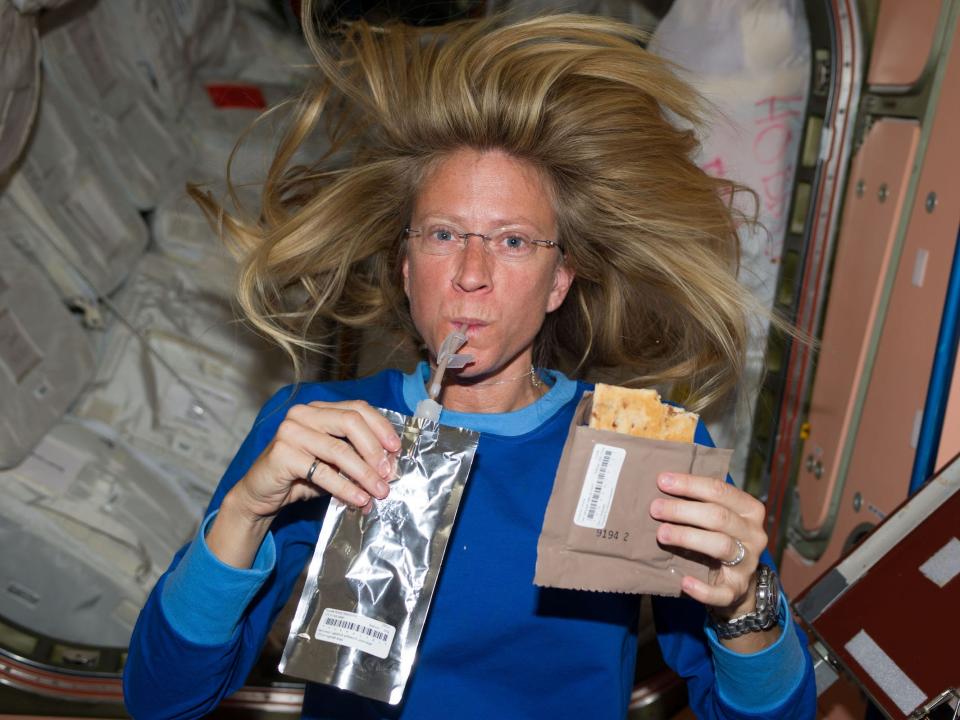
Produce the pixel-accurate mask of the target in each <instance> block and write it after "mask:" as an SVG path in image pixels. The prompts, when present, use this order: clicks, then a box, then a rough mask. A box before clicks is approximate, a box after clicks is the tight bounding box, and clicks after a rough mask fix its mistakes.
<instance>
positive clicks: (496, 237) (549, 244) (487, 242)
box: [404, 225, 562, 262]
mask: <svg viewBox="0 0 960 720" xmlns="http://www.w3.org/2000/svg"><path fill="white" fill-rule="evenodd" d="M404 232H405V233H406V234H407V235H409V236H410V237H413V238H416V239H417V249H418V250H420V252H422V253H425V254H427V255H454V254H456V253H458V252H460V251H461V250H463V249H464V248H466V247H467V241H468V240H469V239H470V238H471V237H478V238H480V240H481V241H482V242H483V248H484V250H486V251H487V252H488V253H491V254H492V255H493V256H494V257H496V258H497V259H498V260H507V261H509V262H513V261H516V260H524V259H526V258H528V257H530V256H531V255H533V253H534V252H535V251H536V249H537V246H540V247H545V248H554V247H555V248H557V249H558V250H559V249H560V243H558V242H554V241H553V240H533V239H531V238H529V237H527V235H525V234H524V233H522V232H518V231H516V230H504V231H502V232H497V233H495V234H493V235H483V234H481V233H475V232H460V230H459V229H457V228H455V227H452V226H450V225H430V226H428V227H426V228H419V229H417V230H414V229H412V228H409V227H407V228H404ZM561 252H562V250H561Z"/></svg>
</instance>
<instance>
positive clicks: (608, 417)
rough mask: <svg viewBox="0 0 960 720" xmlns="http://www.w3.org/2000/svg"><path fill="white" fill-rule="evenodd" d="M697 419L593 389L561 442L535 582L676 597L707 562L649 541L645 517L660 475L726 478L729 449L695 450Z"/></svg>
mask: <svg viewBox="0 0 960 720" xmlns="http://www.w3.org/2000/svg"><path fill="white" fill-rule="evenodd" d="M698 420H699V418H698V416H697V415H696V414H694V413H689V412H685V411H683V410H681V409H679V408H676V407H673V406H671V405H666V404H664V403H662V402H661V401H660V395H659V394H658V393H657V392H656V391H655V390H649V389H647V390H635V389H629V388H620V387H615V386H612V385H604V384H602V383H598V384H597V386H596V388H595V390H594V392H593V393H584V396H583V398H582V399H581V401H580V403H579V405H578V406H577V410H576V412H575V413H574V417H573V421H572V423H571V424H570V431H569V432H568V434H567V441H566V443H565V444H564V447H563V455H562V456H561V458H560V465H559V467H558V469H557V476H556V479H555V480H554V484H553V491H552V493H551V495H550V501H549V502H548V503H547V510H546V513H545V516H544V520H543V529H542V530H541V533H540V539H539V541H538V543H537V569H536V574H535V576H534V583H535V584H537V585H541V586H546V587H558V588H568V589H574V590H596V591H607V592H624V593H640V594H651V595H670V596H674V597H676V596H679V595H680V594H681V581H682V579H683V576H684V575H692V576H693V577H695V578H697V579H699V580H703V581H706V580H707V575H708V573H709V570H710V565H711V563H713V561H712V560H711V559H710V558H707V557H706V556H703V555H700V554H698V553H693V552H689V551H687V550H684V549H682V548H676V547H670V546H665V545H661V544H660V543H659V542H658V541H657V528H658V527H659V526H660V524H661V523H660V521H658V520H655V519H654V518H653V517H651V516H650V503H651V502H652V501H653V500H654V498H656V497H670V496H669V495H667V494H665V493H663V492H662V491H661V490H660V489H659V488H658V487H657V476H658V475H659V474H660V473H663V472H676V473H685V474H690V475H703V476H707V477H714V478H718V479H724V478H725V477H726V474H727V469H728V468H729V465H730V457H731V455H732V454H733V451H732V450H722V449H718V448H708V447H705V446H703V445H697V444H696V443H694V442H693V439H694V432H695V430H696V427H697V422H698Z"/></svg>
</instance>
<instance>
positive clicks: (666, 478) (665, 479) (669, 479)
mask: <svg viewBox="0 0 960 720" xmlns="http://www.w3.org/2000/svg"><path fill="white" fill-rule="evenodd" d="M675 483H676V480H675V479H674V477H673V475H668V474H666V473H665V474H663V475H661V476H660V484H661V485H662V486H663V487H673V486H674V484H675Z"/></svg>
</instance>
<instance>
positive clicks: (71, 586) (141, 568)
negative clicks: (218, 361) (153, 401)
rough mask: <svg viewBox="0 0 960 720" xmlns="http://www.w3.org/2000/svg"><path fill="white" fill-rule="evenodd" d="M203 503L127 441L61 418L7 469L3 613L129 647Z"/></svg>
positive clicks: (1, 540)
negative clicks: (193, 499)
mask: <svg viewBox="0 0 960 720" xmlns="http://www.w3.org/2000/svg"><path fill="white" fill-rule="evenodd" d="M200 512H202V510H199V508H198V506H196V505H193V504H191V503H190V502H189V501H188V500H187V499H186V498H185V497H184V495H183V493H182V491H180V490H179V488H178V487H177V486H176V484H175V483H172V482H170V481H168V480H167V479H165V478H164V476H163V475H162V474H161V473H158V472H156V471H155V470H154V469H152V468H151V467H150V466H149V464H144V463H143V462H140V461H139V460H137V458H136V457H134V455H132V454H131V453H130V452H128V451H127V450H126V449H125V448H124V447H123V446H122V444H120V443H118V442H116V441H115V440H113V439H111V438H108V437H104V436H101V435H99V434H97V433H96V432H94V431H93V430H91V429H89V428H86V427H83V426H81V425H78V424H75V423H69V422H65V423H61V424H58V425H57V426H56V427H54V428H53V429H52V430H51V431H50V433H49V434H48V435H46V436H45V437H44V438H43V439H42V440H41V441H40V443H39V444H38V445H37V447H36V448H35V449H34V450H33V452H32V453H31V454H30V455H29V456H28V457H27V458H26V459H24V461H23V462H22V463H20V464H19V465H18V466H17V467H16V468H14V469H12V470H6V471H3V472H0V547H3V552H2V553H0V617H3V618H8V619H10V620H12V621H13V622H15V623H17V624H19V625H22V626H24V627H27V628H30V629H31V630H33V631H35V632H37V633H41V634H43V635H47V636H51V637H53V638H56V639H60V640H64V641H67V642H74V643H82V644H90V645H101V646H108V647H126V646H127V644H128V641H129V639H130V633H131V631H132V630H133V625H134V623H135V622H136V619H137V615H138V613H139V611H140V608H141V607H142V606H143V604H144V602H145V601H146V598H147V594H148V593H149V592H150V590H151V588H152V587H153V585H154V584H155V583H156V581H157V579H158V578H159V576H160V574H161V573H162V572H163V571H164V570H165V569H166V568H167V566H168V565H169V563H170V560H171V558H172V557H173V554H174V553H175V552H176V551H177V549H179V548H180V547H181V546H182V545H183V544H184V543H185V542H187V541H188V540H189V539H190V538H191V537H192V536H193V535H194V533H195V529H196V526H197V522H198V518H199V515H200Z"/></svg>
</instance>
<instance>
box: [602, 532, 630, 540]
mask: <svg viewBox="0 0 960 720" xmlns="http://www.w3.org/2000/svg"><path fill="white" fill-rule="evenodd" d="M596 532H597V537H598V538H603V539H604V540H619V539H620V536H621V533H620V531H619V530H606V529H600V530H597V531H596ZM629 539H630V531H626V532H624V533H623V541H624V542H626V541H627V540H629Z"/></svg>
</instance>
